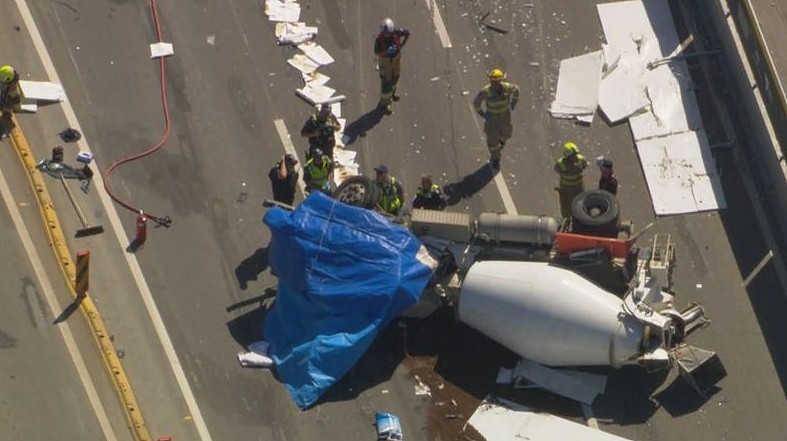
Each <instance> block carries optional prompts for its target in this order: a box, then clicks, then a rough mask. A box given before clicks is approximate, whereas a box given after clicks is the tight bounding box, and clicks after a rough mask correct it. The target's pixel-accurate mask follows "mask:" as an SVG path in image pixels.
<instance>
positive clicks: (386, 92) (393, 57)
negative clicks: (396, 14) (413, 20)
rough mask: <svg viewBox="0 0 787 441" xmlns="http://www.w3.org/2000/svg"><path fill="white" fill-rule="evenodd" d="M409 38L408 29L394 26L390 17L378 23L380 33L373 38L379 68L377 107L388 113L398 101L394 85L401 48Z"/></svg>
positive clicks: (396, 78) (396, 81)
mask: <svg viewBox="0 0 787 441" xmlns="http://www.w3.org/2000/svg"><path fill="white" fill-rule="evenodd" d="M409 39H410V31H408V30H407V29H402V28H397V27H395V26H394V22H393V20H391V19H390V18H386V19H385V20H383V21H382V22H381V23H380V33H379V34H378V35H377V38H375V39H374V54H375V55H376V56H377V65H378V67H379V69H380V104H379V108H381V109H383V110H384V111H385V113H387V114H388V115H390V114H391V113H393V101H399V95H397V94H396V85H397V84H398V83H399V75H400V71H401V68H402V48H403V47H404V45H405V44H407V41H408V40H409Z"/></svg>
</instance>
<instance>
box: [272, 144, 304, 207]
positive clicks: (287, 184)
mask: <svg viewBox="0 0 787 441" xmlns="http://www.w3.org/2000/svg"><path fill="white" fill-rule="evenodd" d="M296 164H298V160H297V159H295V156H293V155H291V154H289V153H287V154H286V155H284V156H282V157H281V159H280V160H279V161H278V162H277V163H276V165H274V166H273V167H271V170H270V172H268V177H269V178H270V180H271V188H272V189H273V199H274V200H275V201H277V202H281V203H282V204H287V205H292V204H293V202H295V190H296V189H297V186H298V172H297V171H296V170H295V165H296Z"/></svg>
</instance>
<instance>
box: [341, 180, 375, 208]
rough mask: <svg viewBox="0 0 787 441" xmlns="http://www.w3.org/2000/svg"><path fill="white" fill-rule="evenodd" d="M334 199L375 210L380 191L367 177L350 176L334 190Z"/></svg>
mask: <svg viewBox="0 0 787 441" xmlns="http://www.w3.org/2000/svg"><path fill="white" fill-rule="evenodd" d="M333 197H334V198H335V199H337V200H338V201H340V202H344V203H345V204H348V205H353V206H356V207H361V208H369V209H373V208H374V207H375V205H377V201H378V200H379V199H380V189H379V187H378V186H377V184H375V183H374V182H373V181H372V180H371V179H369V178H367V177H366V176H350V177H349V178H347V179H345V180H344V182H342V183H341V184H340V185H339V187H337V188H336V190H334V192H333Z"/></svg>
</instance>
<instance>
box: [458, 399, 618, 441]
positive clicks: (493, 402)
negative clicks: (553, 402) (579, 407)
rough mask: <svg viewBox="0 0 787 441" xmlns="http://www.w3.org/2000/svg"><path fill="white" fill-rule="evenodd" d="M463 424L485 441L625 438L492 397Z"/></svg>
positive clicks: (599, 440) (591, 440)
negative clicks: (467, 425)
mask: <svg viewBox="0 0 787 441" xmlns="http://www.w3.org/2000/svg"><path fill="white" fill-rule="evenodd" d="M467 423H468V424H470V425H472V426H473V427H474V428H475V429H476V430H477V431H478V433H479V434H481V436H483V437H484V438H485V439H488V440H494V441H522V440H530V441H565V440H582V441H626V438H621V437H619V436H616V435H612V434H610V433H606V432H602V431H601V430H598V429H593V428H590V427H588V426H585V425H582V424H577V423H574V422H571V421H568V420H565V419H563V418H558V417H556V416H554V415H550V414H547V413H543V412H535V411H534V410H533V409H531V408H529V407H527V406H523V405H521V404H518V403H515V402H513V401H509V400H505V399H502V398H496V397H492V396H487V397H486V398H485V399H484V401H482V402H481V404H480V405H479V406H478V408H477V409H476V411H475V412H474V413H473V415H472V416H471V417H470V420H469V421H468V422H467Z"/></svg>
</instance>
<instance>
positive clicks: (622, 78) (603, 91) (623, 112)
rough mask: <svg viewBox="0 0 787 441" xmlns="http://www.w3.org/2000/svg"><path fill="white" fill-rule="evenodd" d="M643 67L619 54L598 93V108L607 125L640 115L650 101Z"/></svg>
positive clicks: (626, 55)
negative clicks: (608, 122) (635, 114)
mask: <svg viewBox="0 0 787 441" xmlns="http://www.w3.org/2000/svg"><path fill="white" fill-rule="evenodd" d="M644 74H645V66H644V65H643V64H642V61H641V60H640V59H639V58H637V57H635V56H632V55H630V54H621V56H620V58H619V59H618V60H617V63H616V64H615V67H614V68H613V69H612V70H611V71H609V72H607V75H606V76H605V77H604V79H602V80H601V84H600V85H599V89H598V104H599V107H600V108H601V111H602V112H604V115H606V117H607V119H608V120H609V121H610V122H611V123H616V122H618V121H622V120H623V119H625V118H628V117H629V116H631V115H632V114H634V113H637V112H640V111H643V110H644V109H645V108H646V107H647V106H648V105H650V100H649V99H648V95H647V92H646V83H645V77H644Z"/></svg>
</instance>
